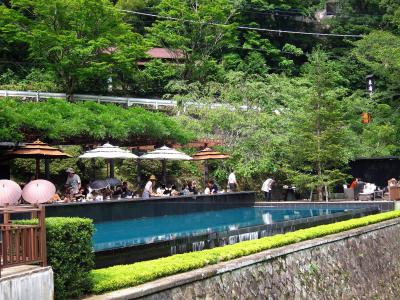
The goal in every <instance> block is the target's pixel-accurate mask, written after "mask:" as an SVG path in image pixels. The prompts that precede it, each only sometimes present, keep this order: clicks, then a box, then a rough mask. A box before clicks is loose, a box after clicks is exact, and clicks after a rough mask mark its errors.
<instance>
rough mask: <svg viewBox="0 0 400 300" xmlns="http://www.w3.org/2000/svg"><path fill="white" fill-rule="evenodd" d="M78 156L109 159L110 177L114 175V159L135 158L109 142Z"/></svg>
mask: <svg viewBox="0 0 400 300" xmlns="http://www.w3.org/2000/svg"><path fill="white" fill-rule="evenodd" d="M79 158H104V159H109V160H110V178H113V177H114V159H116V158H117V159H118V158H119V159H136V158H138V156H137V155H135V154H133V153H131V152H129V151H127V150H124V149H121V148H120V147H118V146H113V145H111V144H109V143H106V144H104V145H103V146H99V147H97V148H95V149H92V150H89V151H87V152H85V153H84V154H82V155H81V156H79Z"/></svg>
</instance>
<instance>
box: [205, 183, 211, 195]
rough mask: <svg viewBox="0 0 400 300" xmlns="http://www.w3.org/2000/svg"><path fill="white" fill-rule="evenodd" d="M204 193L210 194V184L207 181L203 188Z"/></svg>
mask: <svg viewBox="0 0 400 300" xmlns="http://www.w3.org/2000/svg"><path fill="white" fill-rule="evenodd" d="M204 194H206V195H210V194H211V189H210V184H209V183H207V185H206V188H205V189H204Z"/></svg>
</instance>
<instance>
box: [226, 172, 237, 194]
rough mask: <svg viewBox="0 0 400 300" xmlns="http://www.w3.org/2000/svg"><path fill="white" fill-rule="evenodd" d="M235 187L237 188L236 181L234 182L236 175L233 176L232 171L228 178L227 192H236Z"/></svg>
mask: <svg viewBox="0 0 400 300" xmlns="http://www.w3.org/2000/svg"><path fill="white" fill-rule="evenodd" d="M237 186H238V184H237V181H236V175H235V172H234V171H232V172H231V174H229V177H228V187H229V191H231V192H236V190H237Z"/></svg>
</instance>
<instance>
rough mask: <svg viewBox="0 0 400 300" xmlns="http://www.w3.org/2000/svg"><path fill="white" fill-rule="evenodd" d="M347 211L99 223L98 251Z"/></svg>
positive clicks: (222, 213)
mask: <svg viewBox="0 0 400 300" xmlns="http://www.w3.org/2000/svg"><path fill="white" fill-rule="evenodd" d="M343 211H345V209H340V208H338V209H332V208H330V209H294V210H293V209H291V210H289V209H278V208H271V207H242V208H233V209H224V210H215V211H203V212H197V213H190V214H184V215H167V216H161V217H148V218H140V219H131V220H122V221H111V222H103V223H96V224H95V228H96V232H95V234H94V241H93V246H94V250H95V251H100V250H109V249H115V248H121V247H127V246H134V245H140V244H148V243H154V242H158V241H165V240H171V239H176V238H184V237H189V236H194V235H200V234H206V233H212V232H218V231H233V230H236V229H239V228H244V227H251V226H257V225H264V224H273V223H278V222H283V221H288V220H294V219H301V218H308V217H315V216H320V215H327V214H334V213H338V212H343Z"/></svg>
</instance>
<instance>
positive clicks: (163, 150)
mask: <svg viewBox="0 0 400 300" xmlns="http://www.w3.org/2000/svg"><path fill="white" fill-rule="evenodd" d="M140 159H152V160H161V162H162V174H163V183H164V184H166V183H167V160H192V158H191V157H190V156H189V155H186V154H185V153H183V152H179V151H177V150H175V149H173V148H169V147H167V146H163V147H160V148H157V149H156V150H154V151H151V152H149V153H147V154H144V155H142V156H140Z"/></svg>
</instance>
